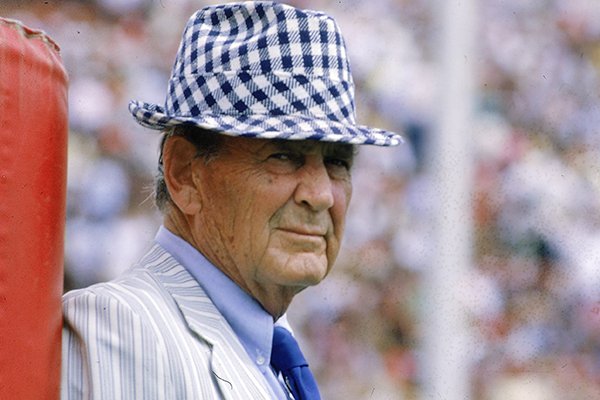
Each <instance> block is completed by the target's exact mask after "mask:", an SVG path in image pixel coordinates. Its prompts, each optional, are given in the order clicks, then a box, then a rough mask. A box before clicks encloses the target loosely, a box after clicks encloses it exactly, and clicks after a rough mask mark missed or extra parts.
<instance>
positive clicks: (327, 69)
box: [62, 2, 401, 400]
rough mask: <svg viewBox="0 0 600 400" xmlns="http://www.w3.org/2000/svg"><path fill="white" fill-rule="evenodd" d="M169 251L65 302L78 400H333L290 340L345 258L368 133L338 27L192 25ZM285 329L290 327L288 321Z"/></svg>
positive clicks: (277, 16)
mask: <svg viewBox="0 0 600 400" xmlns="http://www.w3.org/2000/svg"><path fill="white" fill-rule="evenodd" d="M130 111H131V113H132V114H133V116H134V117H135V118H136V119H137V121H138V122H139V123H141V124H142V125H144V126H146V127H149V128H152V129H158V130H161V131H163V132H164V133H163V135H164V136H163V141H162V145H161V157H160V160H159V176H158V179H157V186H156V201H157V205H158V206H159V208H160V209H161V210H162V212H163V214H164V224H163V226H162V227H161V228H160V230H159V232H158V234H157V236H156V240H155V244H154V246H153V247H152V248H151V249H150V250H149V252H148V253H147V254H146V255H145V256H144V257H143V258H142V259H141V261H140V262H139V263H138V264H137V265H135V266H134V267H133V268H132V269H131V270H129V271H128V272H127V273H126V274H124V275H123V276H122V277H120V278H118V279H116V280H114V281H112V282H108V283H102V284H98V285H95V286H92V287H90V288H87V289H83V290H78V291H74V292H71V293H68V294H67V295H65V298H64V315H65V325H64V335H63V388H62V390H63V392H62V393H63V398H64V399H79V398H86V399H87V398H93V399H220V398H225V399H245V400H247V399H273V398H277V399H289V398H294V399H318V398H319V393H318V389H317V387H316V383H315V380H314V378H313V377H312V375H311V374H310V371H309V370H308V365H307V363H306V361H305V360H304V359H303V357H302V356H301V353H300V350H299V349H298V347H297V344H296V342H295V340H294V339H293V337H292V336H291V335H290V333H289V330H288V329H289V326H288V325H287V322H286V320H285V316H284V314H285V312H286V309H287V308H288V306H289V304H290V302H291V301H292V299H293V298H294V296H295V295H296V294H297V293H298V292H300V291H302V290H303V289H305V288H306V287H308V286H311V285H316V284H317V283H319V282H320V281H321V280H322V279H323V278H325V276H327V274H328V273H329V271H330V270H331V267H332V266H333V263H334V261H335V259H336V256H337V254H338V250H339V247H340V243H341V240H342V234H343V231H344V218H345V214H346V210H347V207H348V203H349V201H350V197H351V194H352V182H351V170H352V162H353V157H354V153H355V146H356V145H359V144H373V145H382V146H387V145H395V144H397V143H399V142H400V140H401V139H400V137H399V136H397V135H395V134H393V133H390V132H385V131H382V130H378V129H373V128H367V127H364V126H359V125H356V124H355V121H354V99H353V84H352V78H351V75H350V69H349V64H348V60H347V57H346V50H345V48H344V44H343V39H342V37H341V35H340V32H339V29H338V27H337V25H336V24H335V22H334V21H333V19H331V18H330V17H328V16H326V15H324V14H322V13H319V12H314V11H302V10H298V9H295V8H293V7H290V6H286V5H281V4H277V3H272V2H245V3H230V4H226V5H222V6H212V7H207V8H205V9H202V10H200V11H198V12H197V13H196V14H194V15H193V16H192V17H191V19H190V20H189V22H188V24H187V27H186V29H185V31H184V34H183V38H182V42H181V45H180V48H179V51H178V54H177V58H176V61H175V65H174V67H173V72H172V76H171V79H170V81H169V87H168V93H167V98H166V102H165V106H164V107H161V106H158V105H153V104H147V103H142V102H135V101H134V102H131V104H130ZM282 316H284V317H283V318H282Z"/></svg>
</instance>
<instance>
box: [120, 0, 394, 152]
mask: <svg viewBox="0 0 600 400" xmlns="http://www.w3.org/2000/svg"><path fill="white" fill-rule="evenodd" d="M129 111H130V112H131V113H132V114H133V116H134V117H135V118H136V120H137V121H138V122H139V123H140V124H141V125H143V126H145V127H147V128H152V129H165V128H167V127H171V126H175V125H179V124H187V125H195V126H199V127H202V128H205V129H209V130H213V131H216V132H218V133H223V134H226V135H230V136H245V137H256V138H266V139H276V138H279V139H288V140H303V139H311V140H321V141H327V142H347V143H354V144H373V145H379V146H390V145H396V144H398V143H400V142H401V141H402V138H401V137H400V136H399V135H397V134H395V133H392V132H387V131H384V130H381V129H375V128H369V127H365V126H360V125H356V122H355V111H354V84H353V81H352V76H351V74H350V65H349V62H348V58H347V55H346V48H345V46H344V41H343V38H342V36H341V33H340V30H339V28H338V26H337V24H336V23H335V21H334V20H333V19H332V18H331V17H329V16H327V15H325V14H323V13H320V12H316V11H304V10H298V9H296V8H293V7H291V6H288V5H284V4H278V3H275V2H270V1H247V2H243V3H229V4H224V5H218V6H210V7H206V8H204V9H202V10H200V11H198V12H196V13H195V14H194V15H192V17H191V18H190V20H189V21H188V23H187V26H186V28H185V31H184V33H183V38H182V40H181V44H180V47H179V51H178V53H177V57H176V60H175V65H174V66H173V71H172V74H171V79H170V80H169V85H168V93H167V98H166V101H165V106H164V108H163V107H161V106H159V105H156V104H148V103H144V102H139V101H131V102H130V103H129Z"/></svg>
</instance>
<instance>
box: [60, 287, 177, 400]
mask: <svg viewBox="0 0 600 400" xmlns="http://www.w3.org/2000/svg"><path fill="white" fill-rule="evenodd" d="M75 310H76V311H75ZM63 311H64V324H63V339H62V340H63V345H62V346H63V347H62V351H63V354H62V362H63V366H62V383H63V387H62V399H63V400H79V399H169V398H175V396H174V394H173V393H170V390H171V388H172V385H171V384H170V382H168V380H169V379H170V378H169V374H168V373H167V371H165V368H166V367H167V362H166V356H165V354H166V352H165V351H164V349H163V348H162V347H163V346H162V344H161V343H160V339H159V338H158V337H157V336H156V335H155V334H154V332H155V330H154V329H148V327H146V326H144V324H145V323H147V321H146V322H144V321H143V320H142V319H141V318H140V316H139V314H138V313H136V312H135V311H134V310H133V309H132V308H131V306H130V305H129V304H127V303H126V302H125V301H122V300H121V299H120V298H119V296H118V293H115V292H111V291H109V290H106V289H105V288H103V287H102V286H100V287H96V288H94V289H87V290H85V291H79V292H75V293H72V294H68V295H66V296H65V298H64V300H63Z"/></svg>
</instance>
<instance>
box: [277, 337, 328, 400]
mask: <svg viewBox="0 0 600 400" xmlns="http://www.w3.org/2000/svg"><path fill="white" fill-rule="evenodd" d="M271 365H272V366H273V368H274V369H275V371H276V372H281V375H283V379H284V380H285V383H286V384H287V386H288V388H289V389H290V392H292V394H293V395H294V399H296V400H320V399H321V396H320V395H319V388H318V387H317V382H316V381H315V378H314V377H313V374H312V373H311V372H310V369H308V363H307V362H306V359H305V358H304V356H303V355H302V352H301V351H300V347H298V342H296V339H294V337H293V336H292V334H291V333H290V332H289V331H288V330H287V329H285V328H282V327H281V326H276V327H275V330H274V332H273V350H272V351H271Z"/></svg>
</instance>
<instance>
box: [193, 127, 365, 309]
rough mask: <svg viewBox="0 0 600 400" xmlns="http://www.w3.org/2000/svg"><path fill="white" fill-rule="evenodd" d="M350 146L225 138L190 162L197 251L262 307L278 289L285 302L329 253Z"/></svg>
mask: <svg viewBox="0 0 600 400" xmlns="http://www.w3.org/2000/svg"><path fill="white" fill-rule="evenodd" d="M353 152H354V149H353V147H352V146H351V145H347V144H335V143H323V142H316V141H278V140H277V141H276V140H261V139H248V138H238V137H224V143H223V148H222V150H221V151H220V152H219V155H218V156H217V157H215V158H214V159H212V160H211V161H210V162H208V163H204V161H203V160H202V159H200V158H199V159H196V160H195V161H194V164H193V171H194V172H193V174H194V178H193V179H194V185H195V186H196V188H197V190H198V191H199V197H200V201H201V210H200V212H199V213H198V215H197V218H196V220H195V222H194V223H193V227H192V231H193V236H194V238H195V242H196V245H197V246H198V247H199V250H200V251H201V252H202V253H203V254H204V255H205V256H207V257H208V258H209V259H210V260H211V261H212V262H213V263H214V264H215V265H217V266H218V267H220V268H221V269H222V270H224V271H225V273H227V274H228V275H229V276H230V277H231V278H232V279H233V280H234V281H236V283H237V284H238V285H240V286H241V287H242V288H244V289H245V290H247V291H248V292H250V293H251V294H252V295H253V296H254V297H255V298H256V299H257V300H259V301H260V302H261V303H262V304H263V306H264V307H265V308H267V310H269V311H272V310H271V309H274V308H277V306H275V305H271V303H272V302H275V303H277V302H278V301H282V300H281V299H279V300H278V298H279V297H281V296H283V297H285V298H286V299H287V300H283V302H284V303H285V302H287V303H288V304H289V301H290V300H291V297H293V295H294V294H296V293H298V292H299V291H300V290H302V289H304V288H305V287H307V286H310V285H315V284H317V283H319V282H320V281H321V280H322V279H323V278H324V277H325V276H326V275H327V273H328V272H329V271H330V269H331V267H332V265H333V263H334V261H335V259H336V256H337V254H338V250H339V247H340V242H341V240H342V234H343V231H344V219H345V215H346V210H347V208H348V203H349V202H350V197H351V194H352V182H351V176H350V168H351V166H352V161H353ZM285 307H286V308H287V304H285ZM280 311H281V310H278V311H275V312H276V313H280ZM271 313H272V314H273V312H271Z"/></svg>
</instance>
